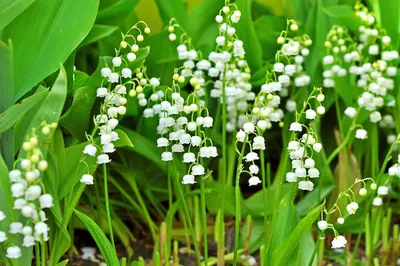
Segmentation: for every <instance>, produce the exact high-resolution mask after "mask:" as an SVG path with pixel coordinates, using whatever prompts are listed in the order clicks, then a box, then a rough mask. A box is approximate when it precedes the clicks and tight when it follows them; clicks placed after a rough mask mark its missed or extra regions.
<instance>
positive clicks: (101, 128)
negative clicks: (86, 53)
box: [81, 21, 150, 185]
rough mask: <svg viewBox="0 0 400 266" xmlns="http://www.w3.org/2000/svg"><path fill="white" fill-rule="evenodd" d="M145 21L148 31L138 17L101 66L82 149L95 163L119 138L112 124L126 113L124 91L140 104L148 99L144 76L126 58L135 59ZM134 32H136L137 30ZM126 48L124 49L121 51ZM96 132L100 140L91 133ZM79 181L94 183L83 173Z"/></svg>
mask: <svg viewBox="0 0 400 266" xmlns="http://www.w3.org/2000/svg"><path fill="white" fill-rule="evenodd" d="M142 24H143V25H144V27H145V28H144V30H143V31H144V33H146V34H149V33H150V29H149V28H148V27H147V25H146V23H144V22H142V21H140V22H138V23H136V24H135V25H134V26H132V27H131V28H130V29H129V30H128V31H127V32H126V33H125V34H123V35H122V41H121V43H120V47H119V48H118V49H116V50H115V56H114V57H113V58H112V65H111V66H108V65H106V66H105V67H104V68H102V69H101V76H102V77H103V80H102V83H101V86H100V87H99V88H98V89H97V97H98V98H102V99H103V102H102V104H101V107H100V113H99V114H98V115H97V116H96V117H94V119H93V121H94V125H95V128H94V129H93V132H92V133H91V135H86V137H87V139H88V142H89V143H90V144H88V145H87V146H86V147H85V149H84V150H83V153H84V154H85V155H86V156H93V157H95V156H96V157H97V164H99V165H100V164H107V163H109V162H110V161H111V160H110V158H109V154H111V153H113V152H114V151H115V147H114V144H113V142H115V141H116V140H118V139H119V137H118V133H117V132H116V131H115V128H116V127H117V126H118V123H119V120H118V117H119V116H123V115H124V114H125V113H126V107H125V105H126V103H127V98H126V96H127V91H128V90H129V95H131V96H136V95H137V96H138V98H139V99H140V100H139V104H140V105H142V106H143V105H145V104H143V103H144V102H146V103H147V100H146V99H145V95H144V94H142V91H143V87H142V86H145V85H147V79H144V78H143V73H142V72H141V71H140V69H131V68H130V67H129V62H133V61H135V60H136V53H137V52H138V51H139V45H138V43H140V42H142V41H143V40H144V37H143V35H142V30H141V29H140V27H139V26H141V25H142ZM136 33H137V34H136ZM125 51H127V53H124V52H125ZM97 132H99V136H100V140H99V141H97V140H96V139H95V138H94V137H95V135H96V133H97ZM81 182H82V183H84V184H87V185H91V184H93V177H92V176H90V174H89V173H88V174H85V175H84V176H83V177H82V179H81Z"/></svg>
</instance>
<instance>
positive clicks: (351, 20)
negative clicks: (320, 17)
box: [323, 5, 361, 32]
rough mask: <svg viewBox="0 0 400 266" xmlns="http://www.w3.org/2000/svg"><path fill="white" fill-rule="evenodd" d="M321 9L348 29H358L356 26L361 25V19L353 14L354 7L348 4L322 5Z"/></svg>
mask: <svg viewBox="0 0 400 266" xmlns="http://www.w3.org/2000/svg"><path fill="white" fill-rule="evenodd" d="M323 11H324V12H325V14H327V15H328V16H329V17H331V18H334V19H335V20H337V24H339V25H343V26H345V27H347V28H349V29H350V30H353V31H355V32H357V31H358V27H359V26H360V25H361V20H360V18H359V17H357V16H356V15H355V12H354V9H353V7H351V6H348V5H337V6H329V7H324V8H323Z"/></svg>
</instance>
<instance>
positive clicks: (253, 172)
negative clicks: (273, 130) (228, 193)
mask: <svg viewBox="0 0 400 266" xmlns="http://www.w3.org/2000/svg"><path fill="white" fill-rule="evenodd" d="M258 132H263V130H261V129H260V130H258V128H257V127H256V126H255V125H254V123H253V122H246V123H245V124H244V125H243V130H242V129H241V130H240V131H239V132H238V133H237V134H236V152H237V154H238V161H237V166H236V185H235V217H236V219H235V242H234V243H235V246H234V251H233V254H234V257H233V265H236V264H237V261H238V248H239V231H240V217H241V209H240V199H241V195H240V177H241V175H242V174H243V173H246V174H248V175H249V176H250V178H249V179H248V183H249V186H254V185H258V184H260V183H261V180H260V178H259V177H258V172H259V167H258V166H257V164H256V161H258V160H259V159H260V158H259V156H258V154H257V152H256V151H257V150H258V151H260V152H262V151H264V150H265V140H264V137H262V136H260V135H259V134H258ZM251 137H253V138H252V140H251V139H250V138H251ZM239 142H241V143H242V145H241V146H242V147H241V148H240V150H239V148H238V147H237V146H238V145H237V144H238V143H239ZM244 161H245V162H247V163H249V164H250V166H249V168H248V169H249V170H244V164H243V163H244ZM260 163H261V164H263V163H264V162H260ZM263 179H264V177H263Z"/></svg>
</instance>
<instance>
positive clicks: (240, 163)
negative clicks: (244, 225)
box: [233, 134, 247, 266]
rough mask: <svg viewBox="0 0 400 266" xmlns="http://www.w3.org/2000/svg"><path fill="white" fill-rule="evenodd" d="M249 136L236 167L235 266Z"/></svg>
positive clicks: (245, 139)
mask: <svg viewBox="0 0 400 266" xmlns="http://www.w3.org/2000/svg"><path fill="white" fill-rule="evenodd" d="M246 141H247V134H246V136H245V138H244V141H243V146H242V150H241V152H240V156H239V158H238V162H237V166H236V185H235V246H234V249H233V266H236V265H237V258H238V249H239V231H240V215H241V213H240V199H241V198H240V174H241V173H242V167H243V165H242V161H243V156H244V151H245V149H246Z"/></svg>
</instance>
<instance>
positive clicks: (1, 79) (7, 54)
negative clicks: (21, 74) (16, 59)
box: [0, 4, 14, 168]
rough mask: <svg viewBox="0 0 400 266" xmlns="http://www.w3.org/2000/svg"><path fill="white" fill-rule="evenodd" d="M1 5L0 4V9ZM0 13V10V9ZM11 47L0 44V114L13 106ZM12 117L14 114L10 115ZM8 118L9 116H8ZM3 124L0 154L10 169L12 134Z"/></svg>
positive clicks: (0, 117) (0, 135) (0, 118)
mask: <svg viewBox="0 0 400 266" xmlns="http://www.w3.org/2000/svg"><path fill="white" fill-rule="evenodd" d="M1 5H2V4H0V7H1ZM0 13H1V9H0ZM0 17H1V14H0ZM12 57H13V47H12V43H11V42H9V43H8V45H6V44H5V43H2V42H0V62H1V64H0V113H3V112H4V111H6V110H7V109H8V108H10V106H11V105H12V104H13V98H14V80H13V75H14V73H13V61H12ZM3 115H4V113H3V114H1V115H0V124H4V122H5V119H3ZM11 115H12V116H13V115H14V114H11ZM8 117H10V116H8ZM8 125H9V124H8V123H6V124H5V127H6V128H5V129H2V128H1V125H0V154H1V155H2V156H3V158H4V160H5V162H6V164H7V166H8V167H10V168H11V167H12V164H13V162H14V132H13V129H9V130H8V131H6V132H4V131H5V130H7V129H8V128H10V127H11V126H12V125H10V126H9V127H7V126H8Z"/></svg>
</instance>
